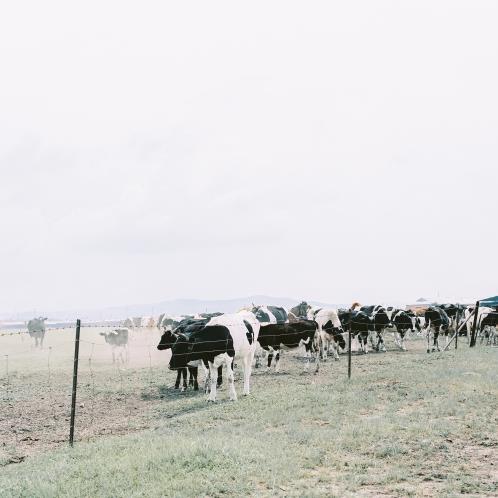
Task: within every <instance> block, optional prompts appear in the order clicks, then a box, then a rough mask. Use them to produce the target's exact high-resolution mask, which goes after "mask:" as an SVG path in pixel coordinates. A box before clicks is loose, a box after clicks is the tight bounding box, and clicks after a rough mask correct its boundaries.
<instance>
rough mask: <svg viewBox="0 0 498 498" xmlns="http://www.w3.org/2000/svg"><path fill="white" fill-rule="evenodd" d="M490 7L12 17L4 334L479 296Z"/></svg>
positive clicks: (156, 8) (0, 193) (493, 76)
mask: <svg viewBox="0 0 498 498" xmlns="http://www.w3.org/2000/svg"><path fill="white" fill-rule="evenodd" d="M497 22H498V3H496V2H495V1H479V0H469V1H458V0H439V1H434V0H431V1H423V0H417V1H409V0H407V1H404V2H399V1H383V0H379V1H375V2H372V1H371V0H365V1H354V0H353V1H351V0H348V1H340V2H338V1H336V2H330V1H323V2H320V1H316V2H293V1H289V0H285V1H252V2H245V3H242V2H233V1H227V2H220V1H212V2H202V1H189V2H172V1H157V2H150V1H142V2H127V1H122V0H121V1H119V2H118V1H106V0H99V1H98V2H97V1H95V2H94V1H87V2H80V3H75V2H67V1H60V2H57V1H52V0H47V1H46V2H38V1H22V0H21V1H18V2H8V3H7V4H6V5H4V6H3V7H2V16H1V17H0V65H1V68H2V71H1V73H2V76H1V78H0V109H1V112H0V233H1V235H2V237H1V243H0V280H1V288H2V292H0V311H21V310H26V309H31V308H36V309H51V310H53V309H67V308H69V309H72V308H75V307H100V306H110V305H120V304H131V303H149V302H158V301H161V300H165V299H174V298H186V297H188V298H209V299H222V298H232V297H239V296H244V295H250V294H266V295H274V296H289V297H295V298H297V299H310V300H312V299H314V300H320V301H323V302H331V303H334V302H335V303H347V302H350V301H353V300H357V301H360V302H362V303H364V304H368V303H378V302H392V301H405V302H412V301H414V300H415V299H417V298H418V297H421V296H426V297H433V296H437V295H438V294H439V295H445V296H455V297H456V298H461V297H463V296H465V297H467V296H472V297H476V298H481V297H486V296H489V295H495V294H498V278H497V277H498V270H497V268H498V267H497V265H496V264H495V256H496V248H497V243H498V230H497V229H496V220H495V213H496V211H497V209H496V208H497V204H498V181H497V180H498V91H497V89H498V65H497V64H496V61H497V60H498V30H496V25H497Z"/></svg>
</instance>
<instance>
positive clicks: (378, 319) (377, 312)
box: [360, 305, 393, 352]
mask: <svg viewBox="0 0 498 498" xmlns="http://www.w3.org/2000/svg"><path fill="white" fill-rule="evenodd" d="M360 311H361V312H363V313H365V314H366V315H367V316H369V317H370V318H371V319H372V328H371V329H370V330H371V332H375V334H376V336H377V344H376V345H375V346H374V344H373V337H372V336H373V334H370V343H371V344H372V347H373V348H374V349H375V350H376V351H383V352H385V351H386V346H385V344H384V338H383V337H382V334H383V332H384V330H385V329H387V328H391V327H392V326H393V324H392V321H391V318H390V317H389V313H388V312H387V310H386V309H385V308H384V307H383V306H379V305H377V306H362V307H361V308H360Z"/></svg>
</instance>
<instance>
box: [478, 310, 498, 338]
mask: <svg viewBox="0 0 498 498" xmlns="http://www.w3.org/2000/svg"><path fill="white" fill-rule="evenodd" d="M496 327H498V312H496V311H491V312H489V313H487V314H486V315H485V316H483V317H482V318H481V322H480V324H479V331H480V334H481V343H482V342H483V341H484V339H487V344H488V345H491V344H495V343H496V342H497V339H498V335H497V332H496Z"/></svg>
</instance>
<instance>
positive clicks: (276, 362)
mask: <svg viewBox="0 0 498 498" xmlns="http://www.w3.org/2000/svg"><path fill="white" fill-rule="evenodd" d="M278 371H280V351H277V354H276V355H275V372H278Z"/></svg>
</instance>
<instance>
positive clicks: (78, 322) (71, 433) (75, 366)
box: [69, 319, 81, 446]
mask: <svg viewBox="0 0 498 498" xmlns="http://www.w3.org/2000/svg"><path fill="white" fill-rule="evenodd" d="M80 329H81V320H80V319H78V320H76V340H75V341H74V364H73V395H72V398H71V422H70V426H69V444H70V445H71V446H73V443H74V419H75V417H76V390H77V388H78V359H79V354H80Z"/></svg>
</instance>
